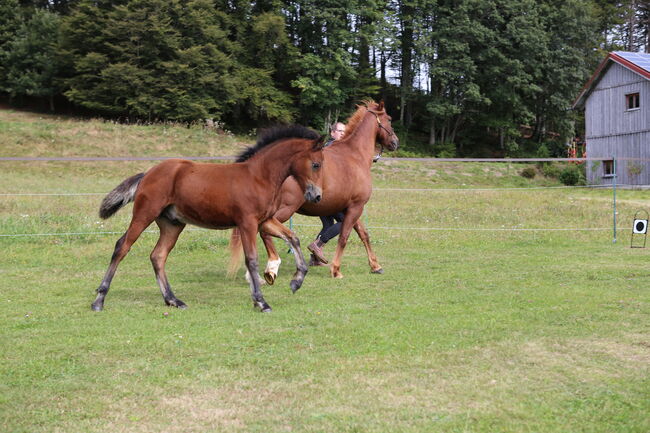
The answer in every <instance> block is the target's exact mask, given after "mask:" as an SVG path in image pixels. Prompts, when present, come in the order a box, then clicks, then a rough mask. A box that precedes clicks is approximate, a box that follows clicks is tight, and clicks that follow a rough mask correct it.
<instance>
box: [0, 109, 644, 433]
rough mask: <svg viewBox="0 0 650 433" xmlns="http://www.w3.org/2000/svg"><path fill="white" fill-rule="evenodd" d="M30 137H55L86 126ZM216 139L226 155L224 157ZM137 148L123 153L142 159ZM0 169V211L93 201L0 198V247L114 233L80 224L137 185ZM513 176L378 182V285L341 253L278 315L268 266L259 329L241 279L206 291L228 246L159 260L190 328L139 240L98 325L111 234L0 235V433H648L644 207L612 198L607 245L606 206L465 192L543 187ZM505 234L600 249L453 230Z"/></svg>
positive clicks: (429, 175)
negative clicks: (337, 273) (636, 234)
mask: <svg viewBox="0 0 650 433" xmlns="http://www.w3.org/2000/svg"><path fill="white" fill-rule="evenodd" d="M7 116H9V118H7ZM11 116H20V117H25V118H27V119H30V116H29V115H25V114H23V113H10V114H6V113H0V119H1V121H0V128H2V129H3V131H6V130H12V128H18V126H17V125H13V123H14V122H16V123H20V122H22V121H24V119H23V120H22V121H21V120H20V119H18V120H15V119H13V118H12V117H11ZM47 121H48V123H50V124H51V126H50V128H51V129H56V130H57V131H59V132H58V133H57V135H61V134H64V133H65V131H67V130H69V129H78V130H79V131H80V132H79V134H80V135H81V136H87V135H88V130H92V129H93V128H96V127H97V125H96V124H95V121H92V122H88V123H84V122H78V121H72V120H69V119H48V120H47ZM66 122H67V123H69V124H67V125H66ZM111 127H114V128H120V129H122V128H124V131H123V132H121V133H120V134H122V136H123V137H126V136H131V134H132V133H131V132H130V128H136V129H137V128H150V129H146V134H144V135H148V134H149V133H151V134H152V135H155V134H157V133H156V132H155V131H156V128H161V126H147V127H142V126H135V127H126V126H121V125H112V126H111ZM87 128H88V129H87ZM12 131H15V130H12ZM29 131H30V128H26V129H25V130H23V132H20V133H16V132H10V133H8V135H6V134H3V135H2V136H1V137H2V140H9V141H12V140H15V139H16V137H17V136H18V135H21V134H22V135H26V134H27V133H28V132H29ZM113 132H115V131H113ZM136 132H137V131H136ZM29 133H30V134H31V133H34V134H36V132H34V131H31V132H29ZM134 133H135V132H134ZM195 133H197V132H196V131H193V130H192V129H189V130H185V129H179V130H178V134H181V135H183V137H182V140H187V141H188V143H189V144H188V145H187V146H186V149H187V154H192V155H200V154H208V153H209V151H206V152H201V151H200V149H201V146H202V144H203V143H202V142H200V140H198V141H197V140H196V139H195V138H192V137H191V136H192V134H195ZM111 134H112V133H110V134H108V135H107V137H110V135H111ZM184 134H187V135H184ZM227 139H228V140H230V139H231V138H227ZM106 140H107V142H110V141H111V139H110V138H107V139H106ZM121 140H122V139H121ZM147 140H148V139H145V141H147ZM219 140H220V138H219V137H217V138H215V144H214V146H215V147H214V149H217V148H219V146H221V145H222V144H223V146H224V147H223V149H224V154H232V153H234V152H232V151H233V150H234V149H235V148H236V147H237V146H238V145H233V144H229V143H221V142H220V141H219ZM242 140H243V139H242ZM39 143H40V142H39ZM39 143H36V144H35V146H40V144H39ZM61 146H62V147H61V153H66V154H69V155H76V156H83V155H91V154H93V152H94V150H93V149H95V148H94V147H93V145H92V143H91V142H90V141H88V143H87V144H86V145H84V146H87V147H85V148H83V149H85V150H83V149H82V150H78V151H73V150H72V149H68V150H63V149H64V148H65V147H66V143H65V142H64V143H62V144H61ZM124 146H126V144H125V142H124V143H122V144H120V145H119V146H118V150H116V151H115V153H114V154H115V155H123V153H122V151H123V149H124V148H125V147H124ZM137 146H138V145H137V144H134V145H133V147H130V146H129V148H131V149H132V152H129V154H131V155H156V156H158V155H159V153H157V152H158V150H157V149H154V148H152V147H147V148H146V149H144V150H140V149H139V148H138V147H137ZM180 149H181V148H179V150H178V151H179V153H178V154H180V153H181V152H180ZM215 152H216V151H215ZM2 153H3V154H4V155H7V156H10V155H12V156H13V155H15V154H17V153H13V152H12V151H11V149H6V148H5V147H4V144H3V147H2ZM183 153H185V152H183ZM24 154H25V155H32V156H35V155H42V151H41V150H37V149H31V150H29V149H25V153H24ZM50 154H51V155H55V154H57V153H56V152H54V151H52V153H50ZM106 154H111V153H110V151H109V150H106ZM0 164H2V166H1V167H2V170H0V184H1V185H2V186H3V188H2V189H3V191H2V193H3V194H6V193H21V192H31V193H33V192H39V193H41V192H42V193H57V192H58V193H60V192H65V193H88V192H90V193H98V194H99V195H91V196H19V195H4V196H0V234H9V233H32V234H33V233H56V232H59V233H61V232H65V233H73V232H74V233H90V232H96V231H106V232H111V231H115V232H121V231H123V230H124V228H125V226H126V224H127V223H128V219H129V214H130V207H129V208H127V209H125V210H123V211H121V212H120V213H118V214H117V215H116V216H115V217H114V218H112V219H110V220H107V221H100V220H99V218H98V217H97V207H98V204H99V201H100V200H101V197H102V195H101V194H103V193H105V192H107V191H108V190H110V189H111V188H113V187H114V186H115V185H116V184H117V183H118V182H119V181H121V180H122V179H123V178H125V177H126V176H128V175H130V174H133V173H135V172H136V171H137V170H141V169H143V168H146V167H148V166H150V165H151V163H147V162H136V163H113V162H110V163H0ZM521 167H522V166H519V165H515V164H512V165H505V164H439V163H416V162H399V161H384V162H380V163H378V164H376V165H375V166H374V167H373V173H374V176H375V189H376V191H375V192H374V194H373V198H372V200H371V203H370V204H369V206H368V208H367V213H366V216H364V218H366V219H367V223H368V225H369V226H370V227H371V237H372V240H373V245H374V247H375V251H376V253H377V255H378V257H379V260H380V262H381V264H382V265H383V267H384V269H385V274H383V275H371V274H369V272H368V270H369V268H368V265H367V262H366V258H365V252H364V250H363V247H362V246H361V244H360V242H359V241H358V240H357V239H356V237H355V235H353V236H352V237H351V239H352V240H351V242H350V243H349V244H348V249H347V250H346V254H345V256H344V261H343V268H342V271H343V273H344V275H345V278H344V279H342V280H333V279H331V278H330V277H329V272H328V269H326V268H317V269H312V270H311V272H310V273H309V275H308V276H307V279H306V281H305V285H304V286H303V288H302V289H301V290H300V291H299V292H297V293H296V294H295V295H292V294H291V292H290V290H289V288H288V283H289V278H290V274H291V273H292V272H290V270H291V268H292V265H291V263H292V260H291V258H290V256H289V255H288V254H285V252H286V249H284V248H283V249H282V251H283V254H282V258H283V265H282V271H281V275H280V277H279V279H278V281H277V283H276V284H275V285H274V286H272V287H266V286H265V287H263V291H264V294H265V297H266V300H267V301H268V302H269V303H270V304H271V305H272V307H273V308H274V311H273V313H271V314H260V313H257V312H255V311H254V310H253V309H252V306H251V302H250V295H249V293H248V292H249V289H248V288H247V285H246V283H245V282H244V281H243V278H241V277H238V278H236V279H228V278H227V277H226V275H225V268H226V264H227V261H228V256H227V241H228V234H229V233H228V232H215V231H207V230H191V231H190V230H188V231H186V232H185V233H183V235H182V236H181V238H180V240H179V243H178V245H177V247H176V249H175V250H174V251H173V252H172V254H171V256H170V259H169V263H168V267H167V271H168V275H169V278H170V281H171V283H172V285H173V287H174V290H175V293H176V294H177V295H178V297H179V298H180V299H182V300H183V301H185V302H186V303H188V305H189V309H188V310H184V311H179V310H174V309H170V308H169V307H165V306H164V305H163V302H162V298H161V296H160V293H159V290H158V288H157V286H156V283H155V280H154V278H153V271H152V269H151V265H150V262H149V252H150V251H151V249H152V247H153V245H154V243H155V240H156V234H155V230H152V233H147V234H144V235H143V236H142V237H141V238H140V240H139V241H138V242H137V243H136V244H135V246H134V247H133V249H132V251H131V253H130V254H129V256H127V258H126V259H125V260H124V262H123V263H122V264H121V266H120V268H119V270H118V272H117V275H116V277H115V279H114V281H113V285H112V288H111V291H110V292H109V294H108V297H107V299H106V309H105V310H104V311H103V312H102V313H93V312H92V311H90V303H91V302H92V300H93V299H94V289H95V288H96V287H97V285H98V284H99V282H100V280H101V278H102V276H103V273H104V272H105V270H106V266H107V264H108V261H109V259H110V255H111V253H112V250H113V245H114V243H115V241H116V240H117V238H118V237H119V234H86V235H70V236H23V237H0V248H2V253H1V255H0V339H1V340H0V341H2V342H3V343H4V347H3V350H2V354H1V355H0V375H1V377H2V380H0V431H3V432H4V431H6V432H52V431H60V432H84V433H85V432H105V431H116V432H221V431H234V432H239V431H241V432H285V431H292V432H394V431H399V432H558V433H559V432H617V433H618V432H647V431H649V430H650V420H649V418H648V416H647V414H648V413H650V398H649V397H650V380H649V377H650V374H649V373H650V368H649V366H650V340H649V339H648V335H649V334H648V331H649V326H648V325H649V324H650V321H649V313H650V308H649V307H650V302H649V301H650V294H649V292H648V286H649V283H650V270H649V269H648V265H647V263H648V259H649V258H650V253H648V250H646V249H631V248H629V241H630V228H631V227H630V226H631V223H632V218H633V216H634V212H635V211H636V210H638V209H641V208H647V207H648V200H647V198H646V195H647V193H646V192H643V191H629V190H624V191H619V193H618V211H619V215H618V222H619V227H618V229H619V241H618V242H617V243H616V244H613V243H612V236H611V235H612V233H611V230H609V229H608V228H609V227H611V220H612V201H611V198H612V194H611V191H606V190H586V189H580V188H571V189H539V190H535V189H533V190H500V191H494V190H483V191H477V190H474V189H475V188H512V187H525V186H528V187H532V186H543V185H547V186H556V185H557V182H555V181H553V180H549V179H544V178H541V177H539V176H538V177H537V178H536V179H533V180H527V179H524V178H522V177H521V176H519V175H518V172H519V171H520V170H521ZM391 188H424V189H437V191H396V190H391ZM445 188H464V189H466V191H449V190H445ZM294 223H295V227H296V230H297V231H298V233H299V235H300V237H301V239H302V241H303V245H305V243H306V242H307V241H308V240H309V239H311V238H313V236H314V235H315V233H316V232H317V231H318V227H317V220H313V219H308V218H305V217H296V218H295V219H294ZM432 228H434V229H438V228H439V229H445V230H432ZM513 228H515V229H530V228H538V229H539V228H592V229H599V228H605V229H606V230H593V231H578V230H569V231H512V230H485V231H481V230H467V229H513ZM448 229H459V230H448ZM460 229H465V230H460ZM326 251H327V252H328V253H329V254H331V253H332V251H333V245H327V247H326ZM262 257H264V256H263V255H262ZM164 313H168V316H165V315H164Z"/></svg>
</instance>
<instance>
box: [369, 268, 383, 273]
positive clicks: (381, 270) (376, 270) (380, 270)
mask: <svg viewBox="0 0 650 433" xmlns="http://www.w3.org/2000/svg"><path fill="white" fill-rule="evenodd" d="M370 273H371V274H383V273H384V270H383V269H382V268H379V269H373V270H372V271H370Z"/></svg>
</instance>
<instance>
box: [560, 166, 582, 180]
mask: <svg viewBox="0 0 650 433" xmlns="http://www.w3.org/2000/svg"><path fill="white" fill-rule="evenodd" d="M559 178H560V182H562V183H563V184H565V185H584V184H585V176H584V174H582V172H581V171H580V168H578V167H576V166H572V167H566V168H565V169H564V170H562V171H561V172H560V176H559Z"/></svg>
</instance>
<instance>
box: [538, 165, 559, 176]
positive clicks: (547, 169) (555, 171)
mask: <svg viewBox="0 0 650 433" xmlns="http://www.w3.org/2000/svg"><path fill="white" fill-rule="evenodd" d="M542 173H543V174H544V176H546V177H554V178H558V177H560V168H559V167H558V166H557V165H553V164H545V165H544V166H543V167H542Z"/></svg>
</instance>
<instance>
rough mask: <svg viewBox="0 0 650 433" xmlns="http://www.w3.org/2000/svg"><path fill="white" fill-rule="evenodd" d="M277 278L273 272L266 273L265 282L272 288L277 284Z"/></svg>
mask: <svg viewBox="0 0 650 433" xmlns="http://www.w3.org/2000/svg"><path fill="white" fill-rule="evenodd" d="M275 277H277V275H276V274H273V273H271V272H264V280H265V281H266V283H267V284H268V285H269V286H272V285H273V283H275Z"/></svg>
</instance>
